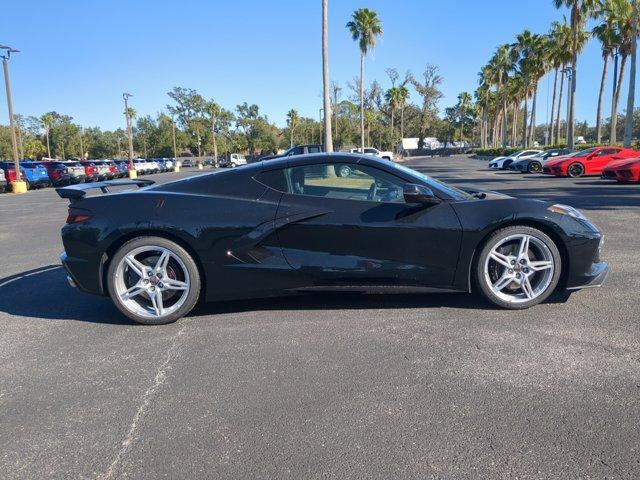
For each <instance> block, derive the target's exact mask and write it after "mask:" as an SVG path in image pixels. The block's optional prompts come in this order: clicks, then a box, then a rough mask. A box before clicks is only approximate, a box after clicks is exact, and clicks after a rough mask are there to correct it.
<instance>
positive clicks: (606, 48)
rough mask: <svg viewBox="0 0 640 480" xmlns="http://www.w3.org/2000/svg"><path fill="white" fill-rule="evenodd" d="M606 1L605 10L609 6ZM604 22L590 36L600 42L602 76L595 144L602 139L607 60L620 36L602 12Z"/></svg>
mask: <svg viewBox="0 0 640 480" xmlns="http://www.w3.org/2000/svg"><path fill="white" fill-rule="evenodd" d="M611 3H612V2H611V1H610V0H607V2H606V6H605V9H607V7H608V6H609V5H610V4H611ZM602 14H603V16H604V21H603V22H602V23H601V24H599V25H597V26H596V27H594V28H593V30H592V35H593V37H595V38H597V39H598V40H599V41H600V44H601V49H602V76H601V77H600V90H599V92H598V108H597V110H596V142H597V143H600V142H601V139H602V102H603V99H604V87H605V84H606V81H607V70H608V67H609V58H610V57H611V56H612V55H613V52H614V50H615V49H616V48H617V47H618V46H619V45H620V35H619V33H618V29H617V28H616V24H615V22H614V18H613V17H612V16H610V15H608V14H607V12H606V10H605V11H603V12H602Z"/></svg>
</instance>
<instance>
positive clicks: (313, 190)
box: [285, 163, 406, 203]
mask: <svg viewBox="0 0 640 480" xmlns="http://www.w3.org/2000/svg"><path fill="white" fill-rule="evenodd" d="M285 177H286V182H287V185H288V191H289V192H290V193H293V194H296V195H311V196H315V197H325V198H337V199H342V200H360V201H370V202H396V203H404V196H403V185H404V183H406V182H404V181H403V180H402V179H400V178H398V177H396V176H395V175H392V174H390V173H387V172H384V171H382V170H378V169H377V168H372V167H368V166H366V165H356V164H352V163H344V164H339V163H335V164H334V163H326V164H318V165H303V166H300V167H292V168H287V169H285Z"/></svg>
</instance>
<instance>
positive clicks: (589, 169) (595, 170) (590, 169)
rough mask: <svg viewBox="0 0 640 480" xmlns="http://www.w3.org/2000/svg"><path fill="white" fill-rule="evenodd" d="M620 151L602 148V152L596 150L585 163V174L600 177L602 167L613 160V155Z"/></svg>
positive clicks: (618, 149)
mask: <svg viewBox="0 0 640 480" xmlns="http://www.w3.org/2000/svg"><path fill="white" fill-rule="evenodd" d="M620 150H621V149H620V148H603V149H602V150H598V151H597V152H595V153H594V154H593V155H592V156H590V157H589V158H588V159H587V161H586V162H585V163H586V165H585V167H586V168H585V173H586V174H588V175H600V174H601V173H602V170H604V167H606V166H607V164H608V163H609V162H610V161H611V160H612V159H613V158H612V157H613V155H615V154H616V153H618V152H619V151H620Z"/></svg>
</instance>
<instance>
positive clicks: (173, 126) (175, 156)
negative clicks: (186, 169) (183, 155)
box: [171, 117, 180, 172]
mask: <svg viewBox="0 0 640 480" xmlns="http://www.w3.org/2000/svg"><path fill="white" fill-rule="evenodd" d="M171 131H172V132H173V159H174V160H175V163H174V164H173V171H174V172H179V171H180V166H179V165H178V149H177V148H176V121H175V120H174V118H173V117H171Z"/></svg>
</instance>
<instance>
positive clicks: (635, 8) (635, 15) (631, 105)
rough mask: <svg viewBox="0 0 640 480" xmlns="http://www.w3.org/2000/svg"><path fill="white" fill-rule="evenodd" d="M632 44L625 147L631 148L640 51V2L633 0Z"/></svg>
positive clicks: (625, 123)
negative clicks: (639, 44)
mask: <svg viewBox="0 0 640 480" xmlns="http://www.w3.org/2000/svg"><path fill="white" fill-rule="evenodd" d="M631 19H632V20H631V23H632V25H633V30H632V32H633V33H632V43H631V72H629V73H630V75H631V77H630V78H629V94H628V96H627V116H626V118H625V122H624V146H625V147H627V148H630V147H631V136H632V135H633V109H634V102H635V91H636V59H637V49H638V0H633V10H632V14H631Z"/></svg>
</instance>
